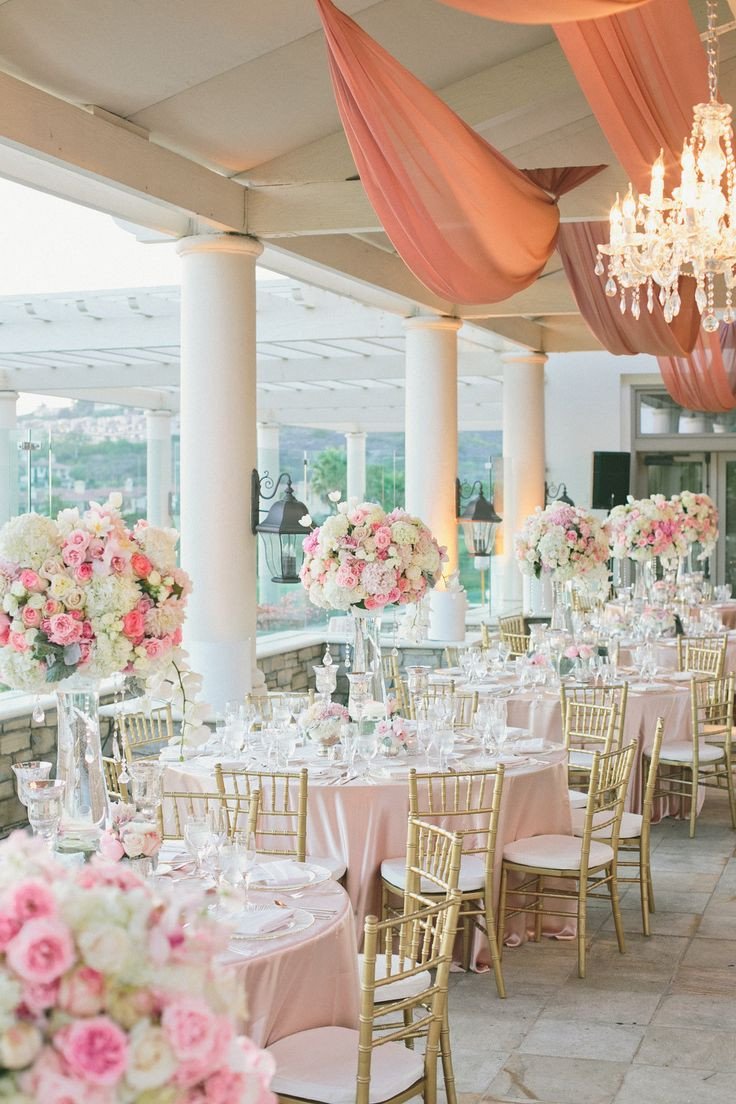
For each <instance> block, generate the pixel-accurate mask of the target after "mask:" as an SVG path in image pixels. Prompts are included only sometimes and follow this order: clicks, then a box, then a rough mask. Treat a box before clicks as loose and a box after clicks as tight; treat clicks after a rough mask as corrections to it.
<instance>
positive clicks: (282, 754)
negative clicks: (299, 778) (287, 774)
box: [276, 724, 298, 770]
mask: <svg viewBox="0 0 736 1104" xmlns="http://www.w3.org/2000/svg"><path fill="white" fill-rule="evenodd" d="M297 734H298V733H297V727H296V725H295V724H288V725H286V726H285V727H284V728H282V729H281V730H280V732H278V733H277V735H276V757H277V760H278V765H279V767H283V768H285V769H286V770H288V769H289V760H290V759H293V757H294V754H295V752H296V744H297Z"/></svg>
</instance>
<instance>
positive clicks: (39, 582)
mask: <svg viewBox="0 0 736 1104" xmlns="http://www.w3.org/2000/svg"><path fill="white" fill-rule="evenodd" d="M19 579H20V581H21V582H22V584H23V586H24V587H25V588H26V590H28V591H30V592H31V594H40V593H41V591H42V590H44V589H45V588H46V583H45V582H44V580H43V579H42V578H41V576H40V575H37V574H36V572H35V571H31V570H30V568H24V570H23V571H21V573H20V575H19Z"/></svg>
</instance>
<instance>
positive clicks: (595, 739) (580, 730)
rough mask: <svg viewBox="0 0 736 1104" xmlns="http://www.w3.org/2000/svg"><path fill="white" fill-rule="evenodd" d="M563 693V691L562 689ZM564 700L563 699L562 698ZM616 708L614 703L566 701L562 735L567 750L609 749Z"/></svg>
mask: <svg viewBox="0 0 736 1104" xmlns="http://www.w3.org/2000/svg"><path fill="white" fill-rule="evenodd" d="M562 693H563V695H564V694H565V691H564V689H563V691H562ZM563 700H565V699H563ZM617 713H618V710H617V708H616V706H615V705H596V704H595V703H593V702H587V701H569V700H567V701H566V704H565V714H564V716H565V723H564V728H563V737H564V742H565V747H566V748H567V749H568V751H573V750H575V751H586V752H590V751H594V750H595V751H601V752H603V753H604V754H605V753H608V752H609V751H611V749H612V747H613V740H614V735H615V732H616V718H617Z"/></svg>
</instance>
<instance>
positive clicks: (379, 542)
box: [373, 525, 391, 552]
mask: <svg viewBox="0 0 736 1104" xmlns="http://www.w3.org/2000/svg"><path fill="white" fill-rule="evenodd" d="M373 536H374V539H375V542H376V548H377V549H378V551H379V552H383V551H384V550H385V549H386V548H388V546H389V545H390V544H391V530H390V529H389V528H388V526H387V525H381V526H379V528H378V529H376V531H375V533H374V534H373Z"/></svg>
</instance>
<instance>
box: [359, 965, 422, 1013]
mask: <svg viewBox="0 0 736 1104" xmlns="http://www.w3.org/2000/svg"><path fill="white" fill-rule="evenodd" d="M363 958H364V956H363V955H362V954H359V955H358V970H359V971H360V976H361V977H362V975H363ZM400 962H401V959H400V958H399V956H398V955H391V973H392V974H393V973H394V972H395V971H397V970H400V969H401V966H400ZM404 963H405V968H406V959H404ZM385 977H386V959H385V956H384V955H379V956H377V957H376V981H380V980H382V979H383V978H385ZM431 984H432V978H431V976H430V973H429V970H422V972H421V974H413V975H412V977H408V978H401V979H400V980H399V981H392V982H391V984H390V985H383V986H382V987H381V988H380V989H378V990H377V991H376V1003H377V1004H382V1003H383V1002H384V1001H395V1000H404V998H405V997H416V996H417V995H418V994H419V993H421V992H422V990H423V989H428V988H429V986H430V985H431Z"/></svg>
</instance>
